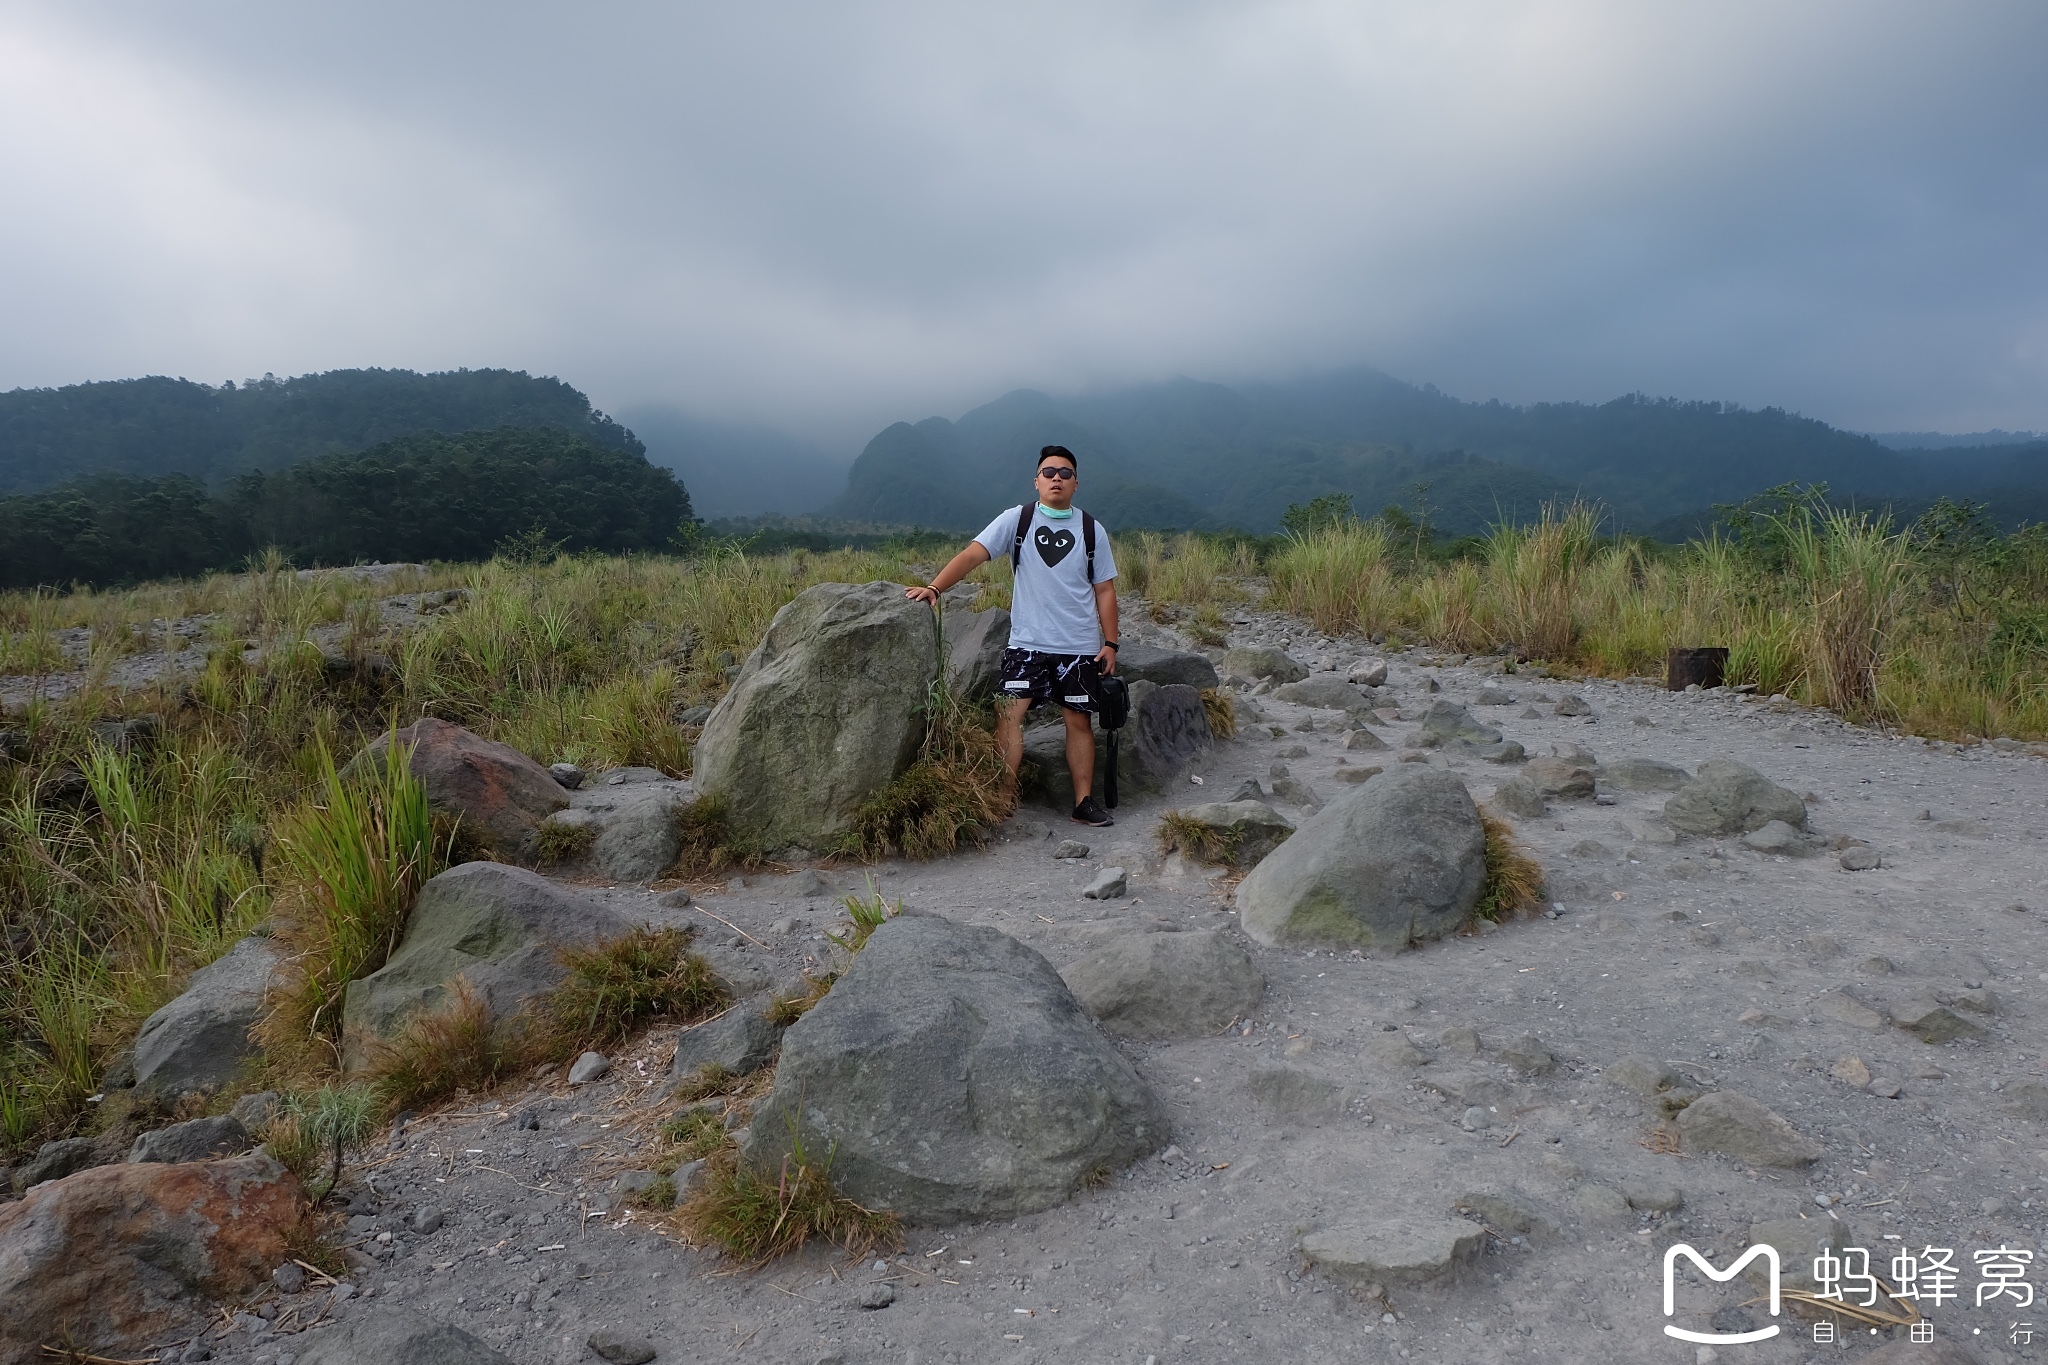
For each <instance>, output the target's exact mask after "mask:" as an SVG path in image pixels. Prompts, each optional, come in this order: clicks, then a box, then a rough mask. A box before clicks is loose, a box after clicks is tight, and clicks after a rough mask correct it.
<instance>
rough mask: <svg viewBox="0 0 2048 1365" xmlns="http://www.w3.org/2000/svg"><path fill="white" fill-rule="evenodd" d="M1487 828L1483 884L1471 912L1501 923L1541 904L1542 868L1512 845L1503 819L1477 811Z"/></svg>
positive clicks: (1510, 836)
mask: <svg viewBox="0 0 2048 1365" xmlns="http://www.w3.org/2000/svg"><path fill="white" fill-rule="evenodd" d="M1479 822H1480V823H1481V824H1482V825H1484V826H1485V827H1486V881H1485V882H1484V883H1483V884H1482V885H1481V886H1480V888H1479V904H1478V905H1477V906H1475V907H1474V908H1473V911H1472V913H1473V914H1475V915H1477V916H1479V918H1481V919H1490V920H1501V919H1505V918H1507V917H1508V916H1509V915H1512V914H1514V913H1516V912H1517V911H1521V910H1529V909H1533V908H1535V907H1536V906H1538V905H1541V904H1542V903H1543V866H1542V864H1540V863H1538V862H1537V861H1536V860H1535V859H1534V858H1531V857H1530V856H1529V855H1528V854H1527V853H1525V852H1523V851H1522V848H1521V845H1519V844H1517V843H1516V842H1515V836H1514V832H1513V831H1512V830H1510V829H1509V828H1508V824H1507V822H1506V821H1505V820H1502V819H1500V818H1499V817H1498V816H1495V815H1492V814H1490V813H1488V812H1487V811H1484V810H1482V811H1480V812H1479Z"/></svg>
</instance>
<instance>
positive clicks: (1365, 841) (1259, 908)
mask: <svg viewBox="0 0 2048 1365" xmlns="http://www.w3.org/2000/svg"><path fill="white" fill-rule="evenodd" d="M1403 767H1405V768H1408V769H1409V770H1408V771H1395V772H1390V773H1387V774H1385V775H1383V776H1381V777H1377V778H1375V779H1373V780H1372V781H1371V782H1368V783H1366V784H1364V785H1363V786H1358V787H1353V788H1351V789H1350V790H1349V791H1347V792H1345V793H1343V794H1342V795H1340V796H1338V797H1337V798H1336V799H1335V800H1334V801H1332V802H1331V803H1330V805H1328V806H1326V807H1325V808H1324V809H1323V810H1322V811H1321V813H1319V814H1317V815H1315V816H1313V817H1311V818H1310V819H1309V820H1308V821H1307V822H1306V823H1304V824H1303V825H1302V826H1301V828H1299V829H1297V830H1296V831H1295V832H1294V837H1292V838H1291V839H1289V840H1288V841H1287V842H1286V843H1284V844H1282V845H1280V847H1278V848H1277V849H1274V850H1273V852H1272V853H1270V854H1268V855H1267V857H1266V860H1265V861H1264V862H1262V863H1260V864H1259V865H1258V866H1257V867H1255V868H1253V869H1252V871H1251V875H1249V876H1247V877H1246V878H1245V879H1244V881H1243V882H1242V883H1240V884H1239V886H1238V888H1237V905H1238V911H1239V917H1240V919H1241V921H1242V923H1243V925H1244V931H1245V932H1246V933H1247V934H1249V935H1251V937H1253V938H1254V939H1257V940H1258V941H1259V942H1261V943H1283V944H1290V945H1292V944H1301V945H1304V946H1308V945H1314V946H1319V947H1343V948H1373V949H1380V950H1384V951H1389V952H1398V951H1400V950H1401V949H1403V948H1406V947H1407V946H1408V945H1409V944H1410V943H1413V942H1416V941H1418V940H1422V939H1431V938H1438V937H1441V936H1442V935H1444V934H1448V933H1452V932H1454V931H1455V930H1457V929H1458V928H1460V927H1461V926H1463V925H1464V924H1465V923H1466V921H1468V920H1469V919H1470V918H1471V916H1472V909H1473V907H1474V906H1475V905H1476V904H1477V903H1478V900H1479V892H1480V887H1481V885H1482V883H1483V882H1484V881H1485V880H1486V830H1485V828H1484V826H1483V825H1481V823H1480V820H1479V808H1478V807H1477V806H1475V805H1473V804H1472V797H1471V794H1470V793H1468V792H1467V791H1466V790H1465V784H1464V783H1462V782H1460V781H1459V780H1458V779H1457V778H1456V777H1453V776H1452V775H1451V774H1449V773H1447V772H1442V771H1439V770H1436V769H1433V768H1424V767H1421V766H1419V765H1403Z"/></svg>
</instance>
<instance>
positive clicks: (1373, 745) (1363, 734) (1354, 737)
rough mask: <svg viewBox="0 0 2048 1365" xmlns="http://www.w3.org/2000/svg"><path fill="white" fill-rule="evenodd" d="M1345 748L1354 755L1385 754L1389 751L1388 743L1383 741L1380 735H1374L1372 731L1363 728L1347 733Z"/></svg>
mask: <svg viewBox="0 0 2048 1365" xmlns="http://www.w3.org/2000/svg"><path fill="white" fill-rule="evenodd" d="M1344 748H1345V750H1346V751H1347V752H1350V753H1354V754H1355V753H1361V752H1363V753H1385V752H1386V750H1387V742H1386V741H1385V740H1383V739H1381V738H1380V737H1379V736H1378V735H1376V734H1374V733H1373V732H1372V731H1370V730H1368V729H1366V728H1364V727H1363V726H1360V727H1359V728H1358V729H1356V730H1351V731H1348V732H1346V734H1345V736H1344Z"/></svg>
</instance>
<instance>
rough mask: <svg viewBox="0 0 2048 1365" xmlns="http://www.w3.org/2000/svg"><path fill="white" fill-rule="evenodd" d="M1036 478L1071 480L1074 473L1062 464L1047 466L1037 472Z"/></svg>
mask: <svg viewBox="0 0 2048 1365" xmlns="http://www.w3.org/2000/svg"><path fill="white" fill-rule="evenodd" d="M1038 477H1039V478H1041V479H1071V478H1073V477H1074V471H1073V470H1071V469H1069V468H1067V467H1066V466H1065V465H1063V464H1049V465H1045V466H1044V467H1042V468H1041V469H1040V470H1039V471H1038Z"/></svg>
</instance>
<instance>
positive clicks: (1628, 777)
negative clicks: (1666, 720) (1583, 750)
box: [1599, 758, 1691, 792]
mask: <svg viewBox="0 0 2048 1365" xmlns="http://www.w3.org/2000/svg"><path fill="white" fill-rule="evenodd" d="M1599 778H1600V780H1601V781H1602V782H1605V783H1606V784H1607V785H1608V786H1610V787H1614V788H1616V789H1618V790H1620V791H1625V792H1675V791H1677V790H1678V789H1679V788H1680V787H1682V786H1684V785H1685V784H1686V783H1687V782H1688V781H1690V780H1691V779H1690V777H1689V776H1688V774H1687V773H1686V771H1685V769H1683V768H1681V767H1679V766H1678V765H1677V764H1676V763H1663V762H1659V761H1658V760H1657V759H1654V758H1621V759H1616V760H1615V761H1614V762H1612V763H1608V764H1605V765H1603V766H1602V767H1601V769H1600V772H1599Z"/></svg>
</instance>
